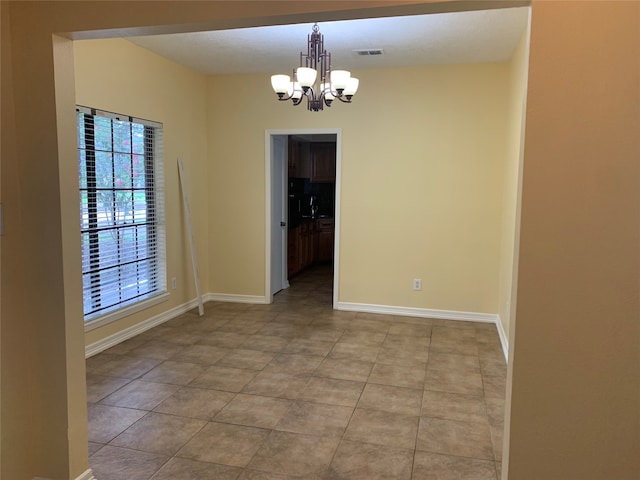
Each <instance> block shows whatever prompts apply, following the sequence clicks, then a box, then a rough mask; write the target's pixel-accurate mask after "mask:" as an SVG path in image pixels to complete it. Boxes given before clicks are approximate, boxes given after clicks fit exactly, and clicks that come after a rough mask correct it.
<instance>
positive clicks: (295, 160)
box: [287, 137, 302, 178]
mask: <svg viewBox="0 0 640 480" xmlns="http://www.w3.org/2000/svg"><path fill="white" fill-rule="evenodd" d="M301 155H302V144H301V143H300V142H298V141H296V140H294V139H293V138H291V137H289V149H288V154H287V165H288V170H289V176H290V177H294V178H297V177H300V176H301V175H300V162H301Z"/></svg>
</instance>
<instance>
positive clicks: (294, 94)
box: [271, 23, 359, 112]
mask: <svg viewBox="0 0 640 480" xmlns="http://www.w3.org/2000/svg"><path fill="white" fill-rule="evenodd" d="M358 83H359V80H358V79H357V78H354V77H352V76H351V73H350V72H348V71H346V70H331V53H327V51H326V50H325V49H324V35H322V34H321V33H320V28H319V27H318V24H317V23H316V24H314V25H313V31H312V32H311V34H310V35H309V36H308V37H307V53H306V54H305V53H304V52H300V66H299V67H298V68H296V69H294V70H293V81H292V80H291V77H289V75H272V76H271V86H272V87H273V90H274V91H275V92H276V94H277V95H278V100H281V101H286V100H292V101H293V104H294V105H300V103H302V99H303V98H304V97H306V99H307V109H308V110H310V111H312V112H319V111H320V110H322V109H323V108H324V106H325V105H326V106H327V107H330V106H331V103H332V102H333V101H334V100H335V99H336V98H337V99H338V100H340V101H341V102H344V103H351V98H352V97H353V96H354V95H355V93H356V91H357V90H358Z"/></svg>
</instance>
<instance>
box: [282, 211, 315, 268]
mask: <svg viewBox="0 0 640 480" xmlns="http://www.w3.org/2000/svg"><path fill="white" fill-rule="evenodd" d="M317 255H318V237H317V233H316V222H315V221H314V220H304V221H303V222H302V223H301V224H300V225H298V226H297V227H295V228H292V229H290V230H289V234H288V239H287V273H288V275H289V276H290V277H291V276H293V275H295V274H296V273H298V272H300V271H301V270H303V269H305V268H307V267H308V266H310V265H313V264H314V263H315V262H316V261H317Z"/></svg>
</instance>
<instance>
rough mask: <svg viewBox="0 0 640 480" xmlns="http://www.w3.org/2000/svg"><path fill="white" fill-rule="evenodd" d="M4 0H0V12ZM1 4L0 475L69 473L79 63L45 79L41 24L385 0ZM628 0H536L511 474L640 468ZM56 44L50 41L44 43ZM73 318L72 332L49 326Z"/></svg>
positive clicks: (263, 19) (77, 388) (254, 18)
mask: <svg viewBox="0 0 640 480" xmlns="http://www.w3.org/2000/svg"><path fill="white" fill-rule="evenodd" d="M384 3H387V4H393V7H392V8H393V13H399V12H400V11H401V10H402V7H401V6H399V3H400V2H375V6H380V5H382V4H384ZM6 4H7V2H1V7H0V8H3V10H2V14H3V15H2V16H3V19H4V17H5V13H6V12H7V10H6ZM449 5H450V8H464V7H463V6H468V5H469V4H468V3H467V2H457V3H456V2H451V3H450V4H449ZM472 5H473V6H477V7H479V6H482V3H481V2H478V3H473V4H472ZM9 6H10V11H11V12H10V13H11V19H10V27H11V32H10V33H11V36H10V37H7V36H6V35H5V33H4V32H5V31H6V27H8V26H9V25H7V24H5V23H4V20H3V28H2V31H3V37H2V49H3V50H2V53H3V55H2V176H1V179H2V190H1V192H2V202H3V204H4V206H5V214H6V218H5V222H6V223H5V226H6V227H7V233H6V234H5V237H4V238H3V240H2V252H1V254H2V264H1V266H2V272H1V273H2V305H1V309H2V311H1V314H2V317H1V321H2V336H1V340H2V346H1V348H2V403H1V407H2V417H1V418H2V478H10V479H12V480H13V479H16V480H27V479H31V478H32V477H33V476H34V475H40V476H44V477H50V478H55V479H75V478H76V477H77V476H78V475H80V474H81V473H82V471H83V470H84V469H85V468H86V467H87V465H88V462H87V458H86V450H84V447H83V445H86V433H82V432H81V431H80V429H76V428H72V429H69V428H68V426H69V423H70V420H69V417H70V416H71V417H81V418H80V420H79V421H78V424H82V416H83V415H84V414H83V413H82V411H81V410H83V409H74V408H75V407H74V405H76V404H77V403H82V396H83V395H84V394H83V393H82V392H83V391H84V389H85V385H84V379H83V375H82V374H81V373H80V371H78V370H77V369H76V366H75V364H74V363H75V362H78V361H79V360H78V359H80V358H81V357H82V352H83V349H84V348H83V347H84V346H83V344H82V342H79V341H75V342H74V341H73V338H71V337H73V336H77V335H79V334H80V333H79V332H82V328H83V326H82V322H81V321H79V320H81V319H78V318H76V317H75V316H67V312H66V307H67V305H65V298H66V297H65V295H67V294H65V292H64V288H65V287H64V278H65V272H64V268H63V265H62V259H63V257H64V251H65V249H64V248H63V242H62V233H61V231H62V225H63V222H66V219H64V218H63V215H62V213H61V207H60V202H61V200H62V196H61V191H60V187H61V185H60V182H59V181H57V180H56V181H52V180H51V179H52V178H56V179H57V177H58V174H59V171H60V170H59V166H58V162H59V159H60V158H65V157H66V156H68V157H71V156H73V152H72V151H71V150H70V149H69V145H66V144H65V145H63V147H64V149H65V150H64V151H65V155H63V156H62V157H61V156H60V153H59V145H58V138H57V136H56V134H55V132H56V129H57V128H56V127H57V121H58V120H57V118H58V115H60V114H64V115H67V116H68V118H71V117H72V116H73V106H72V105H71V104H70V103H71V102H70V100H69V99H68V97H69V92H73V70H72V69H70V68H69V67H66V68H62V69H61V70H60V71H58V72H56V73H55V78H57V79H58V84H56V85H55V86H54V69H53V62H52V55H51V52H52V33H54V32H67V31H79V30H91V29H95V28H126V27H129V26H135V25H147V26H153V25H167V24H168V25H173V26H174V28H176V29H181V28H184V25H187V24H191V25H193V24H196V23H198V22H200V23H201V24H202V23H204V22H207V21H209V20H211V21H212V22H213V23H214V24H216V25H218V26H219V25H222V24H226V25H227V26H228V25H231V24H235V25H249V24H267V23H274V22H277V21H291V20H299V21H312V20H313V18H311V17H312V16H311V15H309V14H305V13H304V12H308V11H310V10H311V9H312V8H314V9H315V8H326V9H329V10H331V9H334V10H337V9H355V12H352V13H349V14H345V15H342V14H336V15H329V17H332V18H337V17H343V18H344V17H345V16H346V17H351V16H357V15H367V14H377V15H382V14H385V13H390V12H391V11H390V10H384V9H382V10H376V11H375V13H374V12H372V11H366V10H365V9H366V8H368V7H372V6H374V2H338V3H331V2H323V3H321V4H318V3H316V2H310V3H307V2H256V3H255V4H252V5H251V8H246V4H244V3H241V2H230V3H227V2H193V3H187V2H180V4H179V5H177V4H176V3H175V2H169V1H167V2H156V3H153V4H152V3H150V2H139V3H137V2H109V3H103V2H48V3H36V2H11V3H10V4H9ZM438 8H442V7H441V6H438ZM445 8H446V7H445ZM639 8H640V4H638V3H637V2H599V3H595V2H567V3H559V2H534V5H533V15H532V33H531V45H532V48H531V56H530V65H531V69H530V71H529V76H528V81H529V85H528V106H527V119H526V122H527V123H526V130H525V138H526V140H525V141H526V148H525V157H524V166H525V169H524V178H523V193H522V196H523V202H522V205H523V212H522V223H521V242H520V253H521V254H520V273H519V277H518V308H517V329H516V336H515V345H514V348H513V351H514V361H513V364H512V365H513V368H510V371H509V376H510V383H511V384H512V386H513V389H512V391H513V398H512V403H513V405H512V408H511V412H510V415H509V417H508V419H507V426H509V425H510V426H511V439H510V444H509V447H510V450H511V455H510V464H509V469H508V471H509V477H510V478H511V479H512V480H513V479H515V480H521V479H529V478H531V479H536V480H537V479H540V478H545V479H554V478H557V479H567V478H580V479H587V480H591V479H594V480H595V479H602V478H616V479H625V480H626V479H633V478H636V477H637V472H638V471H639V469H640V465H638V462H639V457H638V455H637V451H638V450H639V443H638V441H639V440H638V428H639V425H640V422H639V416H638V415H639V407H638V403H639V399H640V387H639V385H638V381H639V380H638V379H639V378H640V361H639V358H638V354H639V353H638V352H640V332H639V328H640V323H639V322H638V312H639V302H638V293H639V290H640V288H639V285H638V271H639V267H640V265H639V259H638V253H639V252H638V247H637V246H638V242H639V240H640V235H639V230H640V215H639V213H640V212H638V203H637V192H638V191H639V190H640V178H638V165H637V159H638V157H639V156H640V151H639V145H638V136H637V132H638V131H639V130H640V125H638V118H640V110H639V108H640V107H639V105H638V101H639V98H638V95H639V92H638V88H637V86H638V82H639V78H638V64H637V59H638V58H640V52H639V51H638V45H640V39H639V38H638V24H639V20H638V19H639V16H640V11H639V10H638V9H639ZM427 10H428V8H427V7H422V11H427ZM412 11H418V9H413V10H412ZM405 12H406V11H405ZM285 14H291V15H292V16H289V17H287V18H284V16H285ZM313 16H314V17H315V16H316V15H315V14H314V15H313ZM325 18H327V17H325ZM180 24H181V25H182V26H181V25H180ZM159 30H160V31H162V28H160V29H159ZM165 31H166V30H165ZM107 35H108V34H107ZM62 43H66V42H62ZM9 47H10V48H9ZM65 48H67V49H70V48H71V44H70V43H67V46H66V47H65ZM7 51H8V53H10V55H11V57H10V58H7V55H6V53H7ZM61 53H64V52H60V49H56V51H54V55H55V58H56V59H58V60H59V59H60V58H59V57H60V55H61ZM7 67H10V68H7ZM8 73H10V76H9V78H8V79H7V75H8ZM7 80H9V84H8V83H7ZM587 80H588V81H587ZM56 90H57V91H58V98H59V100H60V102H62V103H61V104H59V105H57V106H56ZM7 99H9V102H7V101H6V100H7ZM12 105H14V106H15V109H13V110H12V109H11V106H12ZM285 108H286V107H285ZM35 111H37V112H38V115H34V114H33V112H35ZM56 111H58V112H59V113H58V114H56ZM303 114H304V115H308V114H307V113H306V112H302V113H301V114H300V115H303ZM71 123H72V121H69V120H66V121H65V122H63V125H62V126H61V135H62V137H63V138H72V137H73V136H74V131H73V128H72V126H71ZM34 131H35V132H38V134H39V138H38V142H33V140H32V138H33V132H34ZM344 133H345V135H347V134H348V132H346V131H345V132H344ZM69 143H71V142H69ZM345 149H346V147H345ZM33 192H37V193H38V197H37V201H35V200H34V199H33V197H34V194H33ZM43 204H44V205H46V206H47V208H46V209H43V208H42V205H43ZM587 207H588V208H587ZM68 225H69V226H71V225H72V223H71V219H69V223H68ZM64 226H65V228H66V226H67V223H65V224H64ZM36 235H37V238H36ZM42 239H46V241H44V242H43V241H42ZM211 263H213V262H211ZM74 313H75V312H74ZM66 331H71V332H73V335H67V334H66V333H65V334H60V333H59V332H66ZM58 372H62V373H58ZM50 375H51V379H49V378H47V377H48V376H50ZM45 399H46V409H45V408H44V407H45V401H44V400H45ZM507 403H509V399H508V401H507ZM42 446H46V448H41V447H42ZM605 469H606V471H605Z"/></svg>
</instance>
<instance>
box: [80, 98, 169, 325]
mask: <svg viewBox="0 0 640 480" xmlns="http://www.w3.org/2000/svg"><path fill="white" fill-rule="evenodd" d="M77 121H78V161H79V179H80V229H81V236H82V239H81V240H82V277H83V292H84V295H83V296H84V315H85V321H91V320H94V319H96V318H99V317H101V316H103V315H105V314H107V313H111V312H113V311H115V310H117V309H120V308H123V307H127V306H130V305H133V304H135V303H137V302H140V301H143V300H147V299H149V298H150V297H153V296H154V295H158V294H161V293H163V292H165V291H166V274H165V271H166V268H165V245H164V195H163V187H164V178H163V168H162V125H161V124H158V123H155V122H149V121H146V120H141V119H137V118H132V117H128V116H125V115H118V114H113V113H109V112H102V111H97V110H95V109H89V108H86V107H77Z"/></svg>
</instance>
